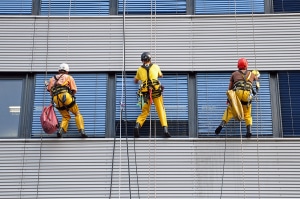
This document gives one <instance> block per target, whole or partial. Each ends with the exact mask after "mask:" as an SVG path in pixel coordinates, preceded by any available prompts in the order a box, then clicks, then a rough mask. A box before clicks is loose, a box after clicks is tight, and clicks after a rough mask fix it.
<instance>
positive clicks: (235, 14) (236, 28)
mask: <svg viewBox="0 0 300 199" xmlns="http://www.w3.org/2000/svg"><path fill="white" fill-rule="evenodd" d="M236 10H237V7H236V0H234V18H235V30H236V32H235V33H236V44H237V57H238V58H239V41H238V25H237V12H236ZM239 123H240V141H241V153H242V177H243V189H244V198H245V177H244V149H243V135H242V123H241V121H240V122H239Z"/></svg>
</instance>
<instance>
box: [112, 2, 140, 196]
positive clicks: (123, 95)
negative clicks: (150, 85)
mask: <svg viewBox="0 0 300 199" xmlns="http://www.w3.org/2000/svg"><path fill="white" fill-rule="evenodd" d="M125 15H126V0H124V1H123V18H122V19H123V60H122V61H123V63H122V65H123V68H122V78H121V79H122V81H121V101H120V115H119V121H120V122H119V124H120V130H119V133H120V135H119V140H120V142H119V153H120V156H119V165H120V166H119V177H118V179H119V187H118V190H119V192H118V194H119V198H121V184H122V183H121V182H122V121H123V112H124V114H125V120H124V121H125V137H126V155H127V171H128V184H129V198H130V199H131V198H132V191H131V172H130V158H129V157H130V156H129V155H130V154H129V143H128V130H127V129H128V127H127V110H126V96H127V94H126V89H125V88H126V78H127V77H126V66H125V65H126V63H125V57H126V52H125V49H126V48H125V47H126V39H125V38H126V37H125V34H126V31H125V30H126V20H125V18H126V17H125ZM116 129H117V126H116ZM133 144H134V158H135V172H136V176H137V177H136V179H137V190H138V198H140V192H139V181H138V179H139V178H138V172H137V160H136V149H135V139H133ZM115 145H116V135H115V136H114V146H113V157H112V170H111V184H110V195H109V198H111V194H112V184H113V183H112V180H113V173H114V157H115Z"/></svg>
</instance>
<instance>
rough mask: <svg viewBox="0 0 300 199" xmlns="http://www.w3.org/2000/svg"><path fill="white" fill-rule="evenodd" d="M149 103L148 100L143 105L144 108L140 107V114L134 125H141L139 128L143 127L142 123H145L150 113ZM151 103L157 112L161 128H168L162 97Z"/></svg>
mask: <svg viewBox="0 0 300 199" xmlns="http://www.w3.org/2000/svg"><path fill="white" fill-rule="evenodd" d="M149 101H150V100H148V102H147V103H145V104H144V106H143V107H142V113H141V114H140V115H139V116H138V118H137V119H136V123H139V124H140V125H141V127H142V126H143V124H144V122H145V121H146V119H147V117H148V115H149V113H150V110H151V104H150V102H149ZM153 103H154V105H155V108H156V112H157V115H158V118H159V120H160V124H161V126H166V127H168V122H167V115H166V111H165V107H164V100H163V96H162V95H161V96H160V97H157V98H153Z"/></svg>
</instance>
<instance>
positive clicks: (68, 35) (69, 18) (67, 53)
mask: <svg viewBox="0 0 300 199" xmlns="http://www.w3.org/2000/svg"><path fill="white" fill-rule="evenodd" d="M71 10H72V0H70V2H69V11H68V33H67V49H66V63H68V58H69V57H68V56H69V40H70V23H71Z"/></svg>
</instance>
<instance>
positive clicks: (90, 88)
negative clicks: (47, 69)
mask: <svg viewBox="0 0 300 199" xmlns="http://www.w3.org/2000/svg"><path fill="white" fill-rule="evenodd" d="M53 75H54V74H48V75H47V78H45V74H37V75H36V86H35V99H34V110H33V122H32V137H40V136H43V137H56V134H55V135H48V134H46V133H44V132H43V130H42V127H41V123H40V115H41V111H42V108H43V106H48V105H49V104H50V102H51V98H50V96H49V93H48V92H47V91H46V92H45V91H44V88H45V87H44V81H45V80H48V79H49V78H50V77H52V76H53ZM72 76H73V78H74V79H75V81H76V85H77V89H78V93H77V94H76V102H77V104H78V107H79V110H80V113H81V114H82V116H83V118H84V124H85V131H86V133H87V135H88V136H89V137H105V124H106V123H105V119H106V117H105V113H106V92H107V91H106V88H107V86H106V85H107V74H72ZM70 114H71V120H70V123H69V129H68V133H67V134H65V135H63V136H64V137H79V136H80V135H79V133H78V130H77V127H76V124H75V116H74V115H73V114H72V113H70ZM56 115H57V117H58V120H59V121H61V115H60V114H59V112H58V111H57V110H56Z"/></svg>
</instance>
